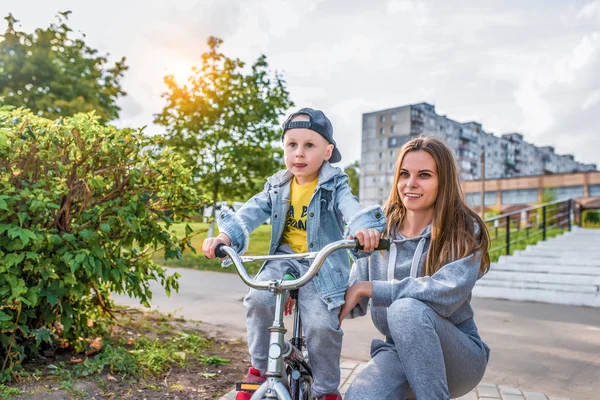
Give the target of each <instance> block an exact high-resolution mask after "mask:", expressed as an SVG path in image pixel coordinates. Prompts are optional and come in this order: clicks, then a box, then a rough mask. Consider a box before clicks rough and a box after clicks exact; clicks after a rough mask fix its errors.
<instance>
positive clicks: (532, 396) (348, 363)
mask: <svg viewBox="0 0 600 400" xmlns="http://www.w3.org/2000/svg"><path fill="white" fill-rule="evenodd" d="M366 364H367V363H366V362H361V361H353V360H344V361H342V364H341V365H340V368H341V370H342V384H341V385H340V392H341V393H342V395H343V394H345V393H346V390H348V387H349V386H350V383H352V381H353V380H354V378H355V377H356V375H357V374H358V373H359V372H360V371H361V370H362V369H363V368H364V367H365V365H366ZM235 394H236V392H235V390H233V391H231V392H229V393H227V394H226V395H225V396H223V397H221V398H220V399H219V400H234V399H235ZM365 400H368V399H365ZM459 400H569V399H568V398H566V397H550V396H546V395H545V394H544V393H540V392H532V391H528V390H521V389H519V388H515V387H510V386H501V385H494V384H490V383H480V384H479V385H478V386H477V388H476V389H473V391H471V392H470V393H467V394H466V395H464V396H462V397H460V398H459Z"/></svg>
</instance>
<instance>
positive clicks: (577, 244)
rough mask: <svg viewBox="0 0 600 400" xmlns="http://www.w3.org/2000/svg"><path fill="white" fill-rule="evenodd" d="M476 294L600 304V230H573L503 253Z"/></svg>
mask: <svg viewBox="0 0 600 400" xmlns="http://www.w3.org/2000/svg"><path fill="white" fill-rule="evenodd" d="M473 295H474V296H477V297H491V298H500V299H509V300H522V301H539V302H546V303H556V304H569V305H578V306H591V307H600V230H597V231H593V232H590V231H589V230H586V229H579V228H578V229H573V231H571V232H567V233H565V234H563V235H559V236H556V237H553V238H549V239H548V240H546V241H540V242H538V243H537V244H535V245H528V246H527V248H526V249H525V250H517V251H515V252H514V255H512V256H500V258H499V259H498V262H496V263H492V265H491V267H490V271H489V272H488V273H487V274H486V275H485V276H484V277H483V278H482V279H480V280H479V281H478V282H477V284H476V285H475V288H474V289H473Z"/></svg>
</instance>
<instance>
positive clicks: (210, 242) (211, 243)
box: [202, 233, 231, 258]
mask: <svg viewBox="0 0 600 400" xmlns="http://www.w3.org/2000/svg"><path fill="white" fill-rule="evenodd" d="M221 243H222V244H224V245H226V246H230V245H231V239H230V238H229V236H227V235H226V234H224V233H219V236H217V237H216V238H206V239H204V243H202V252H203V253H204V255H205V256H206V258H215V248H216V247H217V245H219V244H221Z"/></svg>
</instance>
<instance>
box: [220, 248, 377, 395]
mask: <svg viewBox="0 0 600 400" xmlns="http://www.w3.org/2000/svg"><path fill="white" fill-rule="evenodd" d="M342 249H360V246H359V244H358V241H356V240H340V241H337V242H334V243H331V244H328V245H327V246H325V247H324V248H323V249H322V250H321V251H319V252H311V253H301V254H283V255H270V256H256V257H254V256H240V255H238V254H237V253H236V252H235V250H234V249H232V248H231V247H228V246H225V245H223V244H221V245H219V246H217V248H216V249H215V255H216V256H217V257H220V258H223V257H229V258H230V259H231V260H232V262H233V265H234V266H235V268H236V270H237V273H238V275H239V276H240V278H241V279H242V281H244V283H245V284H246V285H248V286H249V287H251V288H253V289H257V290H269V291H270V292H273V293H274V294H275V295H276V300H275V319H274V320H273V325H272V326H271V327H270V328H269V336H270V337H269V350H268V363H267V371H266V373H265V376H266V378H267V380H266V381H265V382H264V383H263V384H262V385H261V386H260V387H259V388H258V389H257V390H256V391H255V392H254V394H253V395H252V400H260V399H279V400H293V399H292V397H291V396H290V393H289V391H288V388H287V387H286V386H285V384H284V383H283V382H282V374H281V371H282V366H283V362H284V359H285V358H286V357H288V356H290V355H291V353H292V352H296V353H299V354H294V359H295V360H296V361H297V362H303V356H302V352H300V351H299V350H298V349H297V348H296V347H295V346H294V345H293V344H292V343H290V342H289V341H287V340H286V339H285V338H284V335H285V333H286V332H287V330H286V329H285V327H284V324H283V315H284V305H285V296H284V293H285V291H286V290H294V289H299V288H300V287H302V286H304V285H306V284H307V283H308V282H309V281H310V280H311V279H313V278H314V276H315V275H316V274H317V273H318V272H319V270H320V269H321V266H322V265H323V263H324V261H325V259H326V258H327V257H328V256H329V255H330V254H331V253H333V252H334V251H337V250H342ZM377 249H382V250H383V249H389V241H387V240H380V244H379V246H378V247H377ZM277 259H309V260H310V259H314V261H313V262H312V264H311V266H310V267H309V269H308V271H307V272H306V273H305V274H304V275H302V276H300V277H299V278H297V279H293V280H283V278H282V279H279V280H276V279H272V280H269V281H258V280H255V279H253V278H251V277H250V276H249V275H248V271H246V268H245V267H244V262H254V261H269V260H277ZM297 307H298V304H296V308H295V313H294V337H299V335H300V332H301V320H300V316H299V313H298V308H297ZM307 373H308V374H309V375H312V373H311V371H310V368H308V371H307Z"/></svg>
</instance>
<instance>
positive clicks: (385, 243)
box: [354, 239, 391, 250]
mask: <svg viewBox="0 0 600 400" xmlns="http://www.w3.org/2000/svg"><path fill="white" fill-rule="evenodd" d="M354 242H356V247H355V248H356V250H362V249H363V247H362V246H361V244H360V243H359V242H358V239H354ZM390 243H391V242H390V241H389V240H388V239H379V244H378V245H377V247H375V250H389V249H390Z"/></svg>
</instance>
